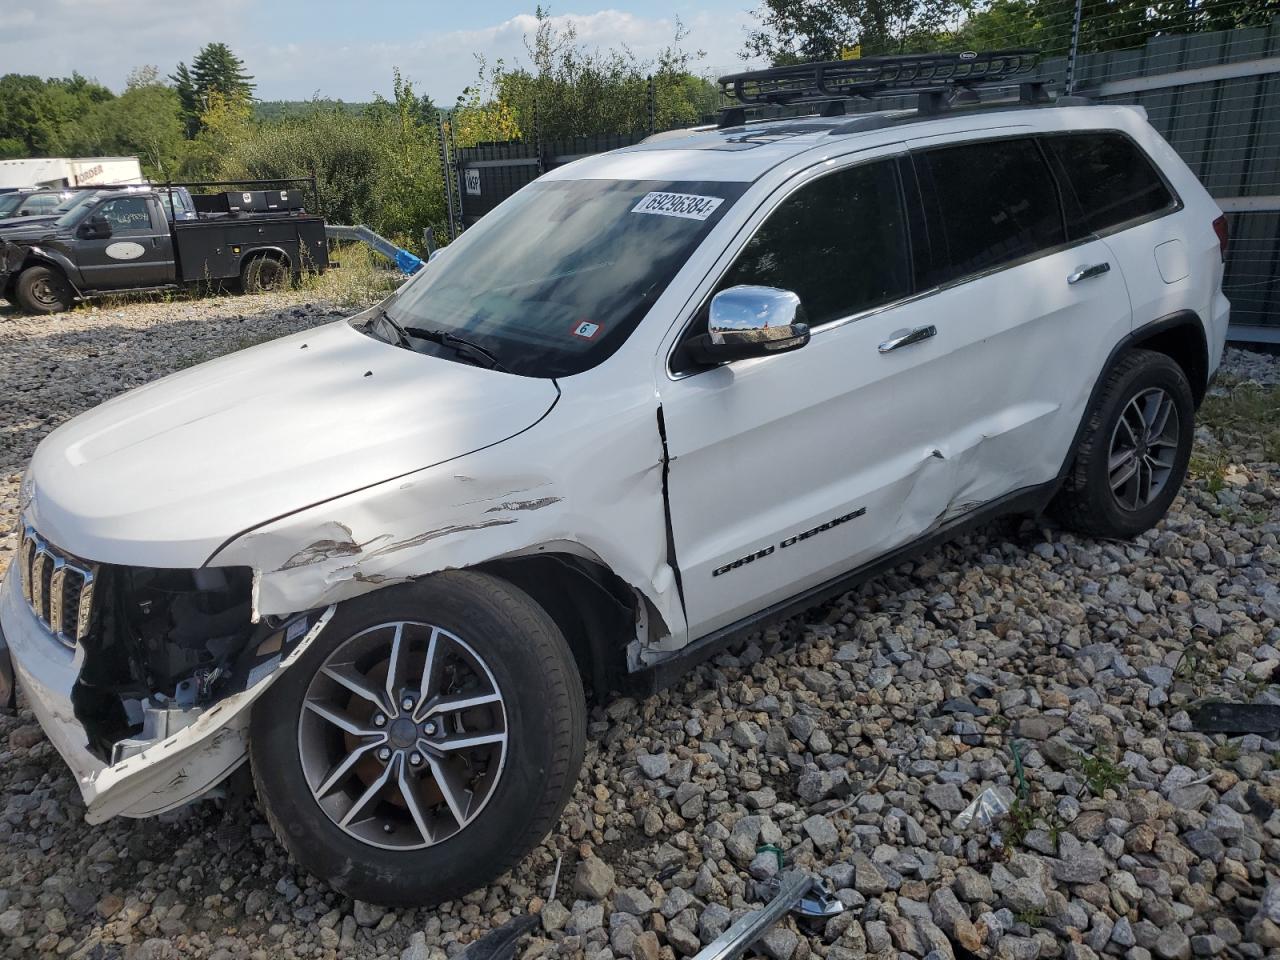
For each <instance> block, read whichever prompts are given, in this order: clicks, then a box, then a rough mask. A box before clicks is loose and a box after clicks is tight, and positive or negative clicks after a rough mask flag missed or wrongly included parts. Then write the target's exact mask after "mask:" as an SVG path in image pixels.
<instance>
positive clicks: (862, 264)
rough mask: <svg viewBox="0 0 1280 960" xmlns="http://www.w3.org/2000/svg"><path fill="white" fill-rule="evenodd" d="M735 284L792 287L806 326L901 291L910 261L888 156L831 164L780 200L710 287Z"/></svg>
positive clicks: (877, 302)
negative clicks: (826, 172)
mask: <svg viewBox="0 0 1280 960" xmlns="http://www.w3.org/2000/svg"><path fill="white" fill-rule="evenodd" d="M740 284H757V285H760V286H766V287H778V288H780V289H783V290H790V291H792V292H793V293H796V294H799V296H800V302H801V303H802V304H803V305H804V309H805V314H806V316H807V317H808V322H809V323H810V325H812V326H817V325H819V324H822V323H827V322H829V321H831V320H838V319H840V318H841V317H847V316H849V315H850V314H854V313H859V312H861V311H863V310H868V309H871V308H872V307H876V306H879V305H880V304H883V303H889V302H890V301H892V300H897V299H900V298H901V297H905V296H907V295H908V294H909V293H910V292H911V261H910V257H909V256H908V253H907V231H906V217H905V215H904V213H903V207H902V199H901V191H900V190H899V189H898V175H897V171H896V164H895V162H894V161H893V160H877V161H873V162H871V163H864V164H860V165H858V166H855V167H849V168H848V169H846V170H839V171H837V172H835V173H832V174H829V175H827V176H825V177H822V178H821V179H818V180H815V181H813V182H812V183H809V184H806V185H805V186H803V187H801V188H800V189H799V190H797V191H796V192H795V193H793V194H792V195H791V196H790V197H788V198H787V199H786V200H784V201H783V202H782V203H781V204H780V205H779V206H778V208H777V209H776V210H774V211H773V213H771V214H770V215H769V218H768V219H767V220H766V221H765V222H764V223H763V224H762V225H761V226H760V228H759V229H758V230H757V231H756V234H755V236H754V237H752V238H751V240H750V241H749V242H748V243H747V245H746V247H745V248H744V249H743V251H742V253H741V254H740V255H739V256H738V259H737V261H736V262H735V263H734V265H733V266H732V267H730V268H729V272H728V273H727V274H726V275H725V276H724V278H723V279H722V280H721V282H720V284H719V285H718V286H717V288H716V289H717V292H718V291H719V290H724V289H727V288H729V287H736V286H738V285H740Z"/></svg>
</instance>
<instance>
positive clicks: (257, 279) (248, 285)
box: [241, 257, 289, 293]
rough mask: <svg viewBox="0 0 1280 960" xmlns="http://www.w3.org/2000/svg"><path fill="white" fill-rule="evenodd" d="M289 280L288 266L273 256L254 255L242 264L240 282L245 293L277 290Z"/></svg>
mask: <svg viewBox="0 0 1280 960" xmlns="http://www.w3.org/2000/svg"><path fill="white" fill-rule="evenodd" d="M288 282H289V268H288V267H287V266H285V265H284V264H283V263H281V262H280V261H279V260H277V259H275V258H274V257H255V258H254V259H252V260H250V261H249V262H248V263H247V264H245V266H244V271H243V272H242V273H241V283H242V284H243V286H244V291H245V293H265V292H267V291H268V290H279V289H281V288H283V287H284V285H285V284H286V283H288Z"/></svg>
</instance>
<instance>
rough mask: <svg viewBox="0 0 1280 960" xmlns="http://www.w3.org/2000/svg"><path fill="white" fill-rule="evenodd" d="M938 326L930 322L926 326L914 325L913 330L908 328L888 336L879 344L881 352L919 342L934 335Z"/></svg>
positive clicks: (888, 351)
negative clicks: (903, 331)
mask: <svg viewBox="0 0 1280 960" xmlns="http://www.w3.org/2000/svg"><path fill="white" fill-rule="evenodd" d="M937 332H938V328H937V327H935V326H933V325H932V324H930V325H929V326H927V327H916V328H915V329H914V330H908V331H906V332H905V333H898V334H895V335H894V336H892V337H890V338H889V339H888V340H886V341H884V343H882V344H880V352H881V353H891V352H892V351H894V350H897V349H898V348H899V347H909V346H911V345H912V344H913V343H920V342H922V341H924V340H928V339H929V338H930V337H932V336H935V335H936V334H937Z"/></svg>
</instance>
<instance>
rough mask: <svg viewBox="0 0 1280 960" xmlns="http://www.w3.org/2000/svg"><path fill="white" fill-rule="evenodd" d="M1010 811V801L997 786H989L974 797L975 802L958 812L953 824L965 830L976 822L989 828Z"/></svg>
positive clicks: (985, 828)
mask: <svg viewBox="0 0 1280 960" xmlns="http://www.w3.org/2000/svg"><path fill="white" fill-rule="evenodd" d="M1008 812H1009V802H1008V801H1007V800H1005V798H1004V797H1003V796H1001V795H1000V792H999V791H998V790H996V789H995V787H987V789H985V790H983V791H982V792H981V793H980V794H978V795H977V797H975V798H974V800H973V803H971V804H969V805H968V806H967V807H965V808H964V809H963V810H961V811H960V812H959V813H957V814H956V818H955V819H954V820H952V821H951V825H952V826H953V827H955V828H956V829H957V830H964V829H965V828H967V827H968V826H969V824H971V823H976V824H977V825H978V826H980V827H982V828H983V829H984V830H987V829H990V828H991V827H992V826H993V825H994V824H995V823H996V822H997V821H998V820H1000V818H1001V817H1003V816H1004V815H1005V814H1007V813H1008Z"/></svg>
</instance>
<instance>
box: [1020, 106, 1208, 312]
mask: <svg viewBox="0 0 1280 960" xmlns="http://www.w3.org/2000/svg"><path fill="white" fill-rule="evenodd" d="M1042 142H1043V143H1044V145H1045V147H1046V149H1047V151H1048V153H1049V156H1050V157H1051V158H1052V159H1053V161H1054V162H1055V163H1056V164H1057V165H1058V170H1059V179H1060V180H1061V181H1062V183H1063V194H1064V200H1065V201H1066V210H1067V230H1068V232H1069V233H1070V235H1071V236H1072V237H1073V238H1086V237H1097V238H1099V239H1101V240H1102V241H1103V242H1104V243H1106V245H1107V246H1108V247H1109V248H1110V249H1111V251H1112V252H1113V254H1114V255H1115V257H1116V259H1117V261H1118V264H1122V265H1123V267H1124V274H1125V279H1126V281H1127V283H1128V290H1129V298H1130V302H1131V304H1132V307H1133V323H1134V326H1141V325H1142V324H1144V323H1148V322H1150V321H1152V320H1156V319H1159V318H1160V317H1164V316H1168V315H1169V314H1171V313H1173V312H1175V311H1177V310H1179V309H1181V308H1183V307H1185V306H1186V305H1187V303H1188V302H1192V303H1195V302H1198V299H1197V298H1196V297H1194V296H1189V295H1188V290H1189V288H1190V286H1191V284H1192V283H1193V282H1194V281H1193V278H1192V275H1193V273H1195V272H1197V271H1193V269H1192V259H1193V257H1195V256H1196V255H1197V254H1198V253H1199V251H1196V250H1193V249H1192V244H1191V242H1190V239H1189V238H1188V237H1187V236H1186V226H1187V224H1186V218H1185V217H1175V216H1170V214H1173V213H1176V212H1177V211H1178V210H1179V209H1180V208H1181V204H1180V202H1179V200H1178V198H1177V196H1176V194H1175V193H1174V192H1173V189H1172V188H1171V187H1170V186H1169V184H1168V183H1166V182H1165V180H1164V178H1163V177H1162V176H1161V175H1160V173H1159V172H1158V171H1157V170H1156V168H1155V166H1154V165H1153V164H1152V163H1151V161H1150V160H1149V159H1148V158H1147V156H1146V154H1145V153H1143V152H1142V149H1141V148H1140V147H1139V146H1138V145H1137V144H1136V143H1134V141H1133V140H1132V139H1130V138H1129V137H1128V136H1127V135H1126V134H1123V133H1121V132H1120V131H1118V130H1085V131H1079V132H1074V133H1063V134H1054V135H1051V136H1046V137H1044V138H1043V141H1042ZM1216 252H1217V251H1216V250H1215V251H1214V253H1215V254H1216Z"/></svg>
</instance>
